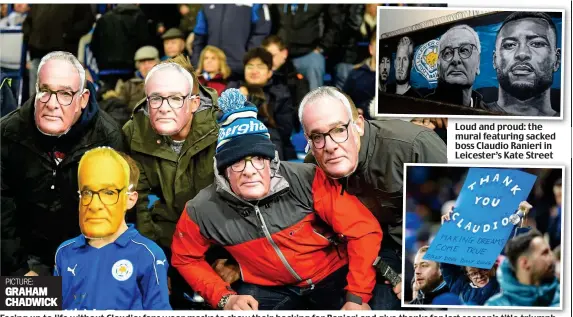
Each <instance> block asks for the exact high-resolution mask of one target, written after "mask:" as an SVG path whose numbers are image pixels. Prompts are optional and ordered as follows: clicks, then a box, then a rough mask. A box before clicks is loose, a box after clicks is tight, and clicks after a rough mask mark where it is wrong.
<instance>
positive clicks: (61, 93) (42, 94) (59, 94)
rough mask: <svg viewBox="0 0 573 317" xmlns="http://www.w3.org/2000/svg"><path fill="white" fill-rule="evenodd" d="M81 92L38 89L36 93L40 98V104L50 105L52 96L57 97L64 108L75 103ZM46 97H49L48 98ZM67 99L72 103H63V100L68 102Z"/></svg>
mask: <svg viewBox="0 0 573 317" xmlns="http://www.w3.org/2000/svg"><path fill="white" fill-rule="evenodd" d="M78 92H79V90H77V91H71V92H70V91H67V90H51V89H50V88H45V87H44V88H40V89H38V92H37V93H36V95H37V96H38V100H40V102H43V103H48V102H49V101H50V99H52V95H56V101H57V102H58V103H59V104H60V105H62V106H69V105H71V104H72V102H73V101H74V97H75V96H76V94H77V93H78ZM46 96H48V97H47V98H46ZM67 98H70V101H69V102H68V103H65V102H62V100H64V101H65V100H66V99H67Z"/></svg>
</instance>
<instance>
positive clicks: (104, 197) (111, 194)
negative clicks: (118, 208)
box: [78, 185, 133, 206]
mask: <svg viewBox="0 0 573 317" xmlns="http://www.w3.org/2000/svg"><path fill="white" fill-rule="evenodd" d="M132 187H133V185H129V186H128V187H124V188H122V189H117V188H114V189H108V188H104V189H100V190H98V191H93V190H89V189H84V190H82V191H78V193H79V194H80V203H81V204H82V206H89V204H91V203H92V200H93V198H94V196H96V195H97V196H98V197H99V200H100V201H101V202H102V204H104V205H106V206H110V205H115V204H117V202H118V201H119V194H120V193H121V192H122V191H123V190H124V189H127V192H126V194H127V195H129V194H130V193H131V192H130V190H131V188H132Z"/></svg>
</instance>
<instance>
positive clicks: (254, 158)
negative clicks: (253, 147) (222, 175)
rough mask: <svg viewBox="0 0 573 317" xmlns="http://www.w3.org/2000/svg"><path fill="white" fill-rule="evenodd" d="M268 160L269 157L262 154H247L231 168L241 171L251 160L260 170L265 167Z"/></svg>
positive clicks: (234, 170)
mask: <svg viewBox="0 0 573 317" xmlns="http://www.w3.org/2000/svg"><path fill="white" fill-rule="evenodd" d="M268 160H269V159H267V158H264V157H261V156H247V157H245V158H244V159H242V160H240V161H237V162H235V163H233V164H232V165H231V170H233V172H237V173H240V172H242V171H244V170H245V168H246V167H247V162H251V165H253V167H254V168H255V169H256V170H258V171H260V170H262V169H263V168H265V161H268Z"/></svg>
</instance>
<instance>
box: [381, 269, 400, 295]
mask: <svg viewBox="0 0 573 317" xmlns="http://www.w3.org/2000/svg"><path fill="white" fill-rule="evenodd" d="M400 277H402V275H401V274H400ZM384 283H385V284H390V281H388V280H385V281H384ZM392 291H394V294H396V297H398V299H402V282H400V283H398V285H396V286H394V287H392Z"/></svg>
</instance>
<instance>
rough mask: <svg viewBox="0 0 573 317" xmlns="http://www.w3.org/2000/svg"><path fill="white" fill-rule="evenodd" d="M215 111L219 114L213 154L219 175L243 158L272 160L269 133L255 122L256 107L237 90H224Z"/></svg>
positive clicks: (271, 144) (259, 122)
mask: <svg viewBox="0 0 573 317" xmlns="http://www.w3.org/2000/svg"><path fill="white" fill-rule="evenodd" d="M219 108H220V109H221V110H222V111H223V115H222V116H221V118H220V119H219V120H218V121H219V124H220V125H221V127H220V128H219V138H218V140H217V150H216V153H215V158H216V159H217V169H218V170H219V171H222V170H223V169H225V168H227V167H228V166H230V165H231V164H233V163H235V162H237V161H239V160H242V159H243V158H245V157H247V156H262V157H267V158H269V159H273V158H274V157H275V145H274V144H273V142H271V137H270V134H269V130H268V129H267V127H266V126H265V125H264V124H263V123H262V122H261V121H259V120H257V107H256V106H255V105H253V104H252V103H250V102H247V99H246V98H245V96H244V95H243V94H242V93H241V92H240V91H239V89H235V88H231V89H227V90H225V91H224V92H223V93H222V94H221V97H220V98H219Z"/></svg>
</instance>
